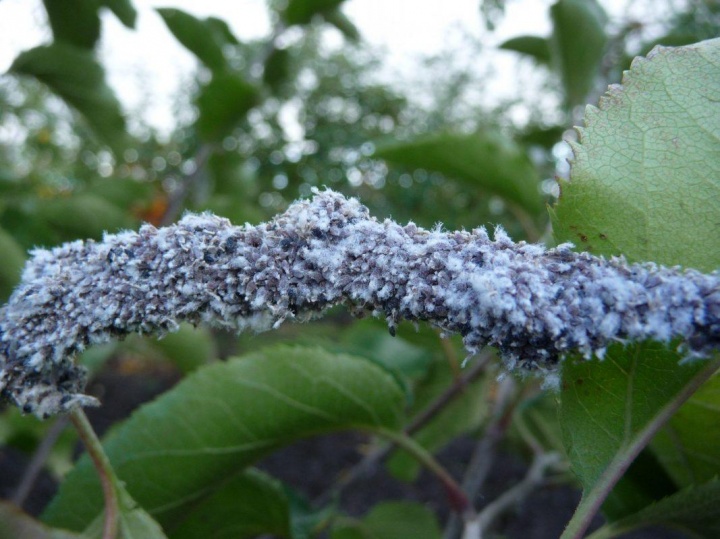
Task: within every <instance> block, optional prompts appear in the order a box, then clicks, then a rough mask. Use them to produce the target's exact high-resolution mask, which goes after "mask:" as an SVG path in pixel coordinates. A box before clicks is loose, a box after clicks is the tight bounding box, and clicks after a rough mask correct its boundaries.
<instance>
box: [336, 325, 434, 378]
mask: <svg viewBox="0 0 720 539" xmlns="http://www.w3.org/2000/svg"><path fill="white" fill-rule="evenodd" d="M341 343H342V351H343V352H345V353H348V354H352V355H356V356H361V357H367V358H369V359H372V360H373V361H375V362H377V363H379V364H381V365H383V366H384V367H385V368H387V369H391V370H393V371H396V372H399V373H400V374H402V375H403V376H406V377H408V378H412V377H416V376H422V375H424V374H426V373H427V371H428V369H429V368H430V365H431V364H432V361H433V356H432V353H431V352H430V351H428V350H427V349H426V348H424V347H420V346H416V345H414V344H412V343H410V342H409V341H407V340H405V339H403V338H402V337H399V336H397V337H392V336H391V335H390V334H389V333H388V329H387V324H386V323H385V322H383V321H378V320H375V319H366V320H361V321H358V322H356V323H354V324H353V325H352V326H351V327H349V328H348V329H347V330H346V331H344V332H343V333H342V337H341Z"/></svg>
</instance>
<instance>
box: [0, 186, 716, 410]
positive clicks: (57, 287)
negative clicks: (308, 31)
mask: <svg viewBox="0 0 720 539" xmlns="http://www.w3.org/2000/svg"><path fill="white" fill-rule="evenodd" d="M341 303H343V304H346V305H348V306H350V307H351V308H353V309H355V310H362V311H372V312H373V313H375V314H378V315H384V316H385V318H386V319H387V322H388V324H389V326H390V329H391V332H392V331H393V330H394V326H395V324H397V323H398V322H399V321H400V320H402V319H405V320H411V321H419V320H422V321H428V322H430V323H432V324H434V325H436V326H438V327H440V328H441V329H443V330H444V331H447V332H455V333H460V334H461V335H462V336H463V343H464V344H465V347H466V348H467V350H468V351H469V352H470V353H475V352H476V351H477V350H478V349H480V348H481V347H482V346H485V345H493V346H496V347H498V348H499V350H500V353H501V356H502V358H503V360H504V362H505V365H506V367H507V368H509V369H514V368H519V369H525V370H534V371H538V372H542V373H545V374H548V375H549V376H550V377H551V379H552V373H553V372H554V371H555V370H556V366H557V364H558V362H559V360H560V359H562V357H563V356H565V355H566V354H568V353H571V352H579V353H580V354H582V355H584V356H585V357H586V358H587V359H590V358H592V356H593V355H596V356H599V357H602V356H603V354H604V353H605V349H606V347H607V346H609V345H610V344H612V343H614V342H617V341H619V340H629V341H636V340H645V339H655V340H659V341H663V342H669V341H670V340H671V339H673V338H682V339H683V342H684V346H685V350H686V351H687V353H688V355H690V356H697V357H706V356H707V355H708V354H709V353H710V352H711V351H713V350H716V349H718V348H719V347H720V276H719V275H718V274H717V273H713V274H710V275H704V274H702V273H699V272H697V271H692V270H686V271H682V270H680V269H679V268H664V267H658V266H655V265H654V264H642V265H641V264H633V265H630V264H628V263H627V262H625V260H623V259H612V260H609V261H608V260H604V259H602V258H598V257H594V256H592V255H590V254H587V253H574V252H572V251H571V245H570V244H563V245H560V246H559V247H557V248H555V249H550V250H546V249H545V248H544V247H543V246H541V245H532V244H526V243H524V242H520V243H513V242H512V241H511V240H510V238H508V236H507V235H506V234H505V233H504V231H502V230H501V229H497V230H496V231H495V238H494V240H491V239H490V238H489V236H488V234H487V232H486V231H485V229H476V230H473V231H472V232H465V231H460V232H443V231H441V230H439V229H435V230H432V231H427V230H423V229H421V228H419V227H417V226H416V225H414V224H413V223H410V224H408V225H406V226H401V225H399V224H397V223H395V222H393V221H390V220H386V221H383V222H380V221H377V220H376V219H374V218H371V217H370V216H369V214H368V211H367V209H366V208H365V207H364V206H362V205H361V204H360V203H359V202H358V201H357V200H355V199H346V198H345V197H343V196H342V195H340V194H337V193H334V192H332V191H324V192H316V195H315V197H314V198H313V199H312V200H306V201H299V202H296V203H295V204H293V205H292V206H290V208H289V209H288V210H287V211H286V212H285V213H284V214H282V215H280V216H278V217H276V218H275V219H274V220H272V221H270V222H268V223H263V224H260V225H257V226H250V225H246V226H244V227H235V226H232V225H231V224H230V223H229V222H228V221H227V220H226V219H221V218H219V217H214V216H211V215H187V216H185V217H184V218H183V219H182V220H181V221H180V222H179V223H178V224H176V225H173V226H168V227H165V228H160V229H157V228H155V227H153V226H150V225H145V226H143V227H142V228H141V229H140V231H139V232H137V233H134V232H124V233H120V234H115V235H107V236H106V237H105V239H104V240H103V241H102V242H94V241H87V242H84V243H83V242H80V241H77V242H72V243H67V244H65V245H62V246H60V247H57V248H55V249H52V250H49V251H48V250H42V249H38V250H35V251H34V252H33V258H32V260H31V261H30V262H29V263H28V265H27V267H26V268H25V271H24V273H23V276H22V282H21V284H20V286H19V287H18V288H17V290H16V291H15V292H14V294H13V295H12V297H11V298H10V300H9V302H8V304H7V305H6V306H5V307H3V308H2V309H1V310H0V394H2V395H3V396H4V397H5V398H7V399H9V400H10V401H12V402H14V403H15V404H16V405H18V406H20V407H21V408H22V409H23V410H24V411H25V412H27V413H34V414H36V415H38V416H40V417H46V416H49V415H52V414H55V413H58V412H63V411H67V410H72V409H74V408H75V407H77V406H83V405H91V404H94V403H95V402H96V401H95V399H93V398H92V397H88V396H86V395H83V394H82V390H83V388H84V384H85V377H84V372H83V371H82V370H81V369H80V368H78V367H76V366H75V365H73V363H72V358H73V356H74V355H75V354H77V353H78V352H79V351H81V350H82V349H83V348H84V347H85V346H87V345H89V344H94V343H101V342H106V341H108V340H110V339H113V338H118V337H123V336H125V335H127V334H128V333H132V332H140V333H157V334H162V333H164V332H167V331H172V330H174V329H176V328H177V326H178V323H179V322H180V321H184V320H186V321H190V322H192V323H195V324H198V323H207V324H212V325H215V326H222V327H229V328H232V329H235V330H237V331H242V330H245V329H252V330H255V331H263V330H267V329H271V328H273V327H278V326H279V325H280V324H281V323H282V322H283V321H285V320H288V319H295V320H298V321H305V320H308V319H311V318H313V317H316V316H319V315H320V314H322V313H323V312H324V311H325V310H326V309H328V308H330V307H332V306H333V305H337V304H341Z"/></svg>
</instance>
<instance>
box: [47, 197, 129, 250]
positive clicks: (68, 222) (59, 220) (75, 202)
mask: <svg viewBox="0 0 720 539" xmlns="http://www.w3.org/2000/svg"><path fill="white" fill-rule="evenodd" d="M35 216H36V218H37V219H39V220H41V221H43V222H44V223H46V224H48V225H49V226H51V227H52V228H53V229H54V230H55V231H56V232H59V233H61V234H62V235H63V236H64V237H68V238H72V237H75V238H78V237H80V238H93V239H100V238H102V235H103V232H106V231H107V232H116V231H118V230H120V229H123V228H130V227H131V226H132V225H133V224H134V221H133V219H131V218H130V217H129V216H127V215H125V213H124V212H123V211H122V210H121V209H120V208H118V207H117V206H115V205H113V204H111V203H110V202H108V201H107V200H105V199H103V198H100V197H98V196H96V195H93V194H90V193H84V194H79V195H76V196H72V197H69V198H54V199H51V200H47V201H43V203H42V205H41V206H39V207H38V209H37V211H36V213H35Z"/></svg>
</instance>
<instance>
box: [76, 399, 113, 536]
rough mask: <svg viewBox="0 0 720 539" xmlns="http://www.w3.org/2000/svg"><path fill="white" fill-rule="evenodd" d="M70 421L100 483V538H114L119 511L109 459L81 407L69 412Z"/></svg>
mask: <svg viewBox="0 0 720 539" xmlns="http://www.w3.org/2000/svg"><path fill="white" fill-rule="evenodd" d="M70 421H72V424H73V426H74V427H75V430H77V432H78V436H79V437H80V439H81V440H82V441H83V444H84V445H85V449H86V450H87V452H88V455H90V458H91V459H92V462H93V464H94V466H95V469H96V470H97V473H98V476H99V478H100V484H101V485H102V490H103V497H104V498H105V522H104V524H103V534H102V539H115V538H116V537H117V532H118V524H119V518H118V516H119V512H120V511H119V502H118V494H117V490H116V489H115V484H114V477H115V474H114V472H113V469H112V466H111V464H110V460H109V459H108V457H107V455H106V454H105V451H104V450H103V447H102V444H101V443H100V440H99V439H98V437H97V434H95V431H94V430H93V428H92V426H91V425H90V421H88V418H87V416H86V415H85V412H84V411H83V409H82V408H76V409H74V410H73V411H72V412H70Z"/></svg>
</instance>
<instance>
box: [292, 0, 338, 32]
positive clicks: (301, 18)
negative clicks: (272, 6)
mask: <svg viewBox="0 0 720 539" xmlns="http://www.w3.org/2000/svg"><path fill="white" fill-rule="evenodd" d="M344 1H345V0H288V3H287V6H286V7H285V9H284V10H283V12H282V13H281V16H282V18H283V20H284V21H285V24H287V25H288V26H291V25H293V24H307V23H309V22H310V21H312V18H313V17H314V16H315V15H324V14H326V13H328V12H332V11H333V10H335V9H336V8H338V7H339V6H340V4H342V3H343V2H344Z"/></svg>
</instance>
